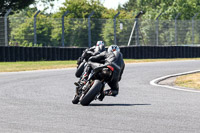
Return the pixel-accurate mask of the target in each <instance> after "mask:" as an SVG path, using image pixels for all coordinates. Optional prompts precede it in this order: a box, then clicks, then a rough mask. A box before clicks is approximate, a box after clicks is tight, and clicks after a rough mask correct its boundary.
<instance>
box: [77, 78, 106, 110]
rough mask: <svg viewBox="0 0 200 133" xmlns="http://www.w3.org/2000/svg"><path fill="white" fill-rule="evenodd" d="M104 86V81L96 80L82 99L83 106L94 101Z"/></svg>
mask: <svg viewBox="0 0 200 133" xmlns="http://www.w3.org/2000/svg"><path fill="white" fill-rule="evenodd" d="M102 87H103V84H102V82H101V81H100V80H95V81H94V84H93V85H92V87H91V88H90V90H89V91H88V92H87V94H86V95H85V96H84V97H83V98H82V99H81V101H80V104H81V105H83V106H87V105H89V104H90V103H91V102H92V100H94V98H95V97H96V96H97V95H98V94H99V92H100V91H101V88H102Z"/></svg>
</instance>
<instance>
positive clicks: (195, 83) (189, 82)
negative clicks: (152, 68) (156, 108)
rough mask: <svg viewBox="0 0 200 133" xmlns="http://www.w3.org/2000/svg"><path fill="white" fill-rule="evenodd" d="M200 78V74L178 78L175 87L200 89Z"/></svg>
mask: <svg viewBox="0 0 200 133" xmlns="http://www.w3.org/2000/svg"><path fill="white" fill-rule="evenodd" d="M199 77H200V73H195V74H188V75H184V76H180V77H177V78H176V81H175V85H177V86H181V87H186V88H193V89H200V80H199V79H200V78H199Z"/></svg>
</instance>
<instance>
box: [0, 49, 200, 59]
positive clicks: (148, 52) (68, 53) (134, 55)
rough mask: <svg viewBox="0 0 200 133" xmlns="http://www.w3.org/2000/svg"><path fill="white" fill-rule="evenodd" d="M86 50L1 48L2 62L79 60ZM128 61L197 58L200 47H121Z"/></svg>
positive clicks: (199, 53) (0, 57) (199, 54)
mask: <svg viewBox="0 0 200 133" xmlns="http://www.w3.org/2000/svg"><path fill="white" fill-rule="evenodd" d="M84 49H85V48H63V47H17V46H8V47H5V46H0V62H9V61H12V62H13V61H42V60H46V61H54V60H77V59H78V57H79V56H81V54H82V52H83V50H84ZM120 50H121V52H122V54H123V57H124V58H126V59H155V58H196V57H200V47H198V46H131V47H120Z"/></svg>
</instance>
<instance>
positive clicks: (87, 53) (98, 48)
mask: <svg viewBox="0 0 200 133" xmlns="http://www.w3.org/2000/svg"><path fill="white" fill-rule="evenodd" d="M103 51H105V45H104V42H103V41H97V44H96V45H95V46H93V47H91V48H87V49H85V50H84V51H83V54H82V55H81V57H79V58H78V61H77V64H78V65H79V64H80V63H81V62H83V60H86V61H88V59H89V58H90V57H91V56H94V55H97V54H99V53H101V52H103Z"/></svg>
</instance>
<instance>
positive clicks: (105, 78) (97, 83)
mask: <svg viewBox="0 0 200 133" xmlns="http://www.w3.org/2000/svg"><path fill="white" fill-rule="evenodd" d="M113 71H114V67H112V66H110V65H105V66H101V67H96V68H94V69H93V70H91V72H90V73H89V74H88V78H87V79H86V80H82V79H81V78H80V80H79V83H77V84H76V86H77V87H76V94H75V96H74V98H73V100H72V103H73V104H78V103H79V102H80V104H81V105H83V106H87V105H89V104H90V103H91V102H92V101H93V100H96V99H98V98H99V96H100V95H101V94H102V93H103V91H104V87H105V84H106V83H107V82H109V81H110V80H111V77H112V74H113Z"/></svg>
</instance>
